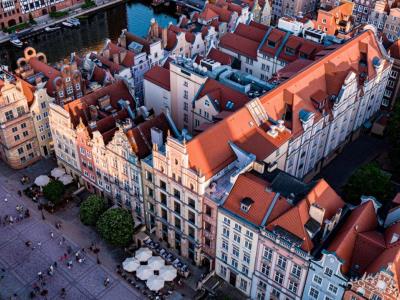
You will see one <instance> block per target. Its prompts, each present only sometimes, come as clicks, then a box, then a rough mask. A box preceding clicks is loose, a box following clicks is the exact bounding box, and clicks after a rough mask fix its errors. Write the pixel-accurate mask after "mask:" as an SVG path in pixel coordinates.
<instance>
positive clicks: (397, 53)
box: [388, 39, 400, 59]
mask: <svg viewBox="0 0 400 300" xmlns="http://www.w3.org/2000/svg"><path fill="white" fill-rule="evenodd" d="M388 51H390V56H391V57H393V58H395V59H400V39H398V40H397V41H395V42H394V43H393V44H392V45H391V46H390V47H389V49H388Z"/></svg>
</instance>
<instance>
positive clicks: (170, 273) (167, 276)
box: [159, 265, 177, 281]
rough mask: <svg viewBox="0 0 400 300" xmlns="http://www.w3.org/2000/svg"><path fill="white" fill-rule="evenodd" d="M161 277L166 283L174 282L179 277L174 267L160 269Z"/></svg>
mask: <svg viewBox="0 0 400 300" xmlns="http://www.w3.org/2000/svg"><path fill="white" fill-rule="evenodd" d="M159 276H160V277H161V278H162V279H164V280H165V281H172V280H174V279H175V277H176V276H177V272H176V269H175V268H174V267H173V266H171V265H168V266H164V267H162V268H161V269H160V272H159Z"/></svg>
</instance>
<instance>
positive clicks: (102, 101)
mask: <svg viewBox="0 0 400 300" xmlns="http://www.w3.org/2000/svg"><path fill="white" fill-rule="evenodd" d="M97 102H98V104H99V106H100V109H102V110H106V109H107V107H109V106H110V105H111V102H110V96H109V95H105V96H103V97H101V98H99V99H98V100H97Z"/></svg>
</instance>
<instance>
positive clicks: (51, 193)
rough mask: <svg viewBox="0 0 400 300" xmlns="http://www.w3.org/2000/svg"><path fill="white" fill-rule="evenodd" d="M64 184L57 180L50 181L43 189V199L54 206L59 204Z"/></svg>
mask: <svg viewBox="0 0 400 300" xmlns="http://www.w3.org/2000/svg"><path fill="white" fill-rule="evenodd" d="M64 190H65V188H64V184H63V183H62V182H61V181H59V180H52V181H50V182H49V184H48V185H46V186H45V187H44V188H43V195H44V196H45V198H46V199H47V200H49V201H51V202H53V203H54V204H55V205H57V204H59V203H60V202H61V200H62V197H63V194H64Z"/></svg>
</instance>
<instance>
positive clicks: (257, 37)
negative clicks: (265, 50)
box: [235, 23, 268, 43]
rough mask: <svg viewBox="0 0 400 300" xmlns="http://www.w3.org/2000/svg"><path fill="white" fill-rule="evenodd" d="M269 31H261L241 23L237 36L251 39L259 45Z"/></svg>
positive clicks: (237, 28)
mask: <svg viewBox="0 0 400 300" xmlns="http://www.w3.org/2000/svg"><path fill="white" fill-rule="evenodd" d="M267 30H268V29H260V28H258V27H255V26H249V25H245V24H243V23H240V24H239V25H238V26H237V27H236V30H235V34H237V35H240V36H242V37H244V38H247V39H250V40H252V41H255V42H257V43H261V41H262V40H263V38H264V36H265V34H266V33H267Z"/></svg>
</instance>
